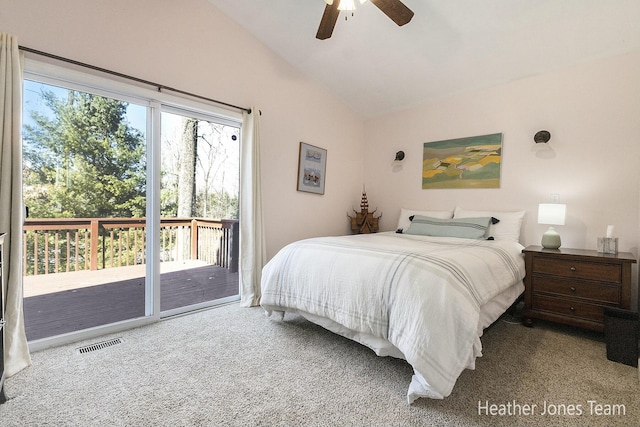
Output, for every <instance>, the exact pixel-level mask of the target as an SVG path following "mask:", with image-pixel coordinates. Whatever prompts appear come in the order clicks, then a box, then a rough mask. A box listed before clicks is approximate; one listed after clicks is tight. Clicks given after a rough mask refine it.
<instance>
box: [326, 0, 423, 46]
mask: <svg viewBox="0 0 640 427" xmlns="http://www.w3.org/2000/svg"><path fill="white" fill-rule="evenodd" d="M324 1H325V3H327V5H326V6H325V8H324V14H323V15H322V20H321V21H320V26H319V27H318V32H317V33H316V38H317V39H320V40H325V39H328V38H329V37H331V34H333V28H334V27H335V26H336V22H337V21H338V15H339V14H340V11H341V10H350V11H353V10H355V6H354V4H353V0H324ZM365 1H367V0H360V3H364V2H365ZM370 1H371V3H373V4H374V5H375V6H377V8H378V9H380V10H381V11H382V12H383V13H384V14H385V15H387V16H388V17H389V18H391V20H392V21H393V22H395V23H396V24H398V26H402V25H404V24H406V23H408V22H409V21H411V18H413V11H411V9H409V8H408V7H407V6H405V5H404V4H403V3H402V2H401V1H400V0H370Z"/></svg>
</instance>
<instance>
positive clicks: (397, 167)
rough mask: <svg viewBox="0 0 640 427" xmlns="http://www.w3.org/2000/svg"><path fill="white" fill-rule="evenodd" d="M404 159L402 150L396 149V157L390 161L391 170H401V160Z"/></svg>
mask: <svg viewBox="0 0 640 427" xmlns="http://www.w3.org/2000/svg"><path fill="white" fill-rule="evenodd" d="M403 160H404V151H396V158H395V159H393V162H392V163H391V166H392V170H393V172H400V171H401V170H402V161H403Z"/></svg>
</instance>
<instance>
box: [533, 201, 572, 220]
mask: <svg viewBox="0 0 640 427" xmlns="http://www.w3.org/2000/svg"><path fill="white" fill-rule="evenodd" d="M566 213H567V205H564V204H560V203H540V205H538V224H547V225H564V219H565V216H566Z"/></svg>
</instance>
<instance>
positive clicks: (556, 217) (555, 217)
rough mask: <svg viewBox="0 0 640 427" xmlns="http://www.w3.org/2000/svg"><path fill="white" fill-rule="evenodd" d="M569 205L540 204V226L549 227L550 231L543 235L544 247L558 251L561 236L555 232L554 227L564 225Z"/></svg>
mask: <svg viewBox="0 0 640 427" xmlns="http://www.w3.org/2000/svg"><path fill="white" fill-rule="evenodd" d="M566 213H567V205H564V204H560V203H540V204H539V205H538V224H545V225H549V226H550V227H549V229H548V230H547V231H546V232H545V233H544V234H543V235H542V247H543V248H545V249H558V248H559V247H560V244H561V242H560V235H559V234H558V233H557V232H556V230H554V228H553V226H554V225H564V218H565V215H566Z"/></svg>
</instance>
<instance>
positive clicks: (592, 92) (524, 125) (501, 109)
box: [365, 52, 640, 301]
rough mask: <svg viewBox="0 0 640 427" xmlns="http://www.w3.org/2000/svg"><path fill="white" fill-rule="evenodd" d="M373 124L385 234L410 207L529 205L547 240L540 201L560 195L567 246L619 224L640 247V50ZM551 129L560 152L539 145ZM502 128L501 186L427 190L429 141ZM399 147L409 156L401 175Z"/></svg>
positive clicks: (370, 185) (530, 229) (369, 172)
mask: <svg viewBox="0 0 640 427" xmlns="http://www.w3.org/2000/svg"><path fill="white" fill-rule="evenodd" d="M365 128H366V132H365V135H366V150H365V153H366V155H365V183H366V185H367V190H368V195H369V204H370V206H378V207H379V208H380V210H381V211H382V212H383V219H382V227H383V228H384V229H385V230H392V229H394V228H395V226H396V223H397V218H398V213H399V209H400V207H407V208H416V209H418V208H419V209H453V208H454V207H455V206H461V207H465V208H468V209H475V208H478V209H498V210H521V209H524V210H526V211H527V215H526V217H525V221H524V224H523V230H522V236H521V240H522V242H523V244H525V245H531V244H534V245H539V244H540V243H539V242H540V238H541V235H542V233H543V232H544V231H545V229H546V226H542V225H538V224H537V223H536V221H537V205H538V203H541V202H550V201H551V200H550V196H551V194H552V193H557V194H559V196H560V202H562V203H566V204H567V220H566V225H564V226H558V227H556V229H557V230H558V231H559V233H560V234H561V236H562V241H563V246H564V247H575V248H588V249H596V244H597V243H596V242H597V237H600V236H603V235H604V233H605V230H606V226H607V225H608V224H613V225H615V227H616V233H615V234H616V236H617V237H619V239H620V240H619V246H620V248H619V249H620V250H621V251H630V252H633V253H634V254H637V252H638V244H639V238H640V234H639V233H640V231H639V227H638V225H639V198H640V179H639V178H640V155H639V154H640V143H639V142H640V141H639V138H640V52H635V53H633V54H627V55H624V56H619V57H615V58H609V59H602V60H598V61H593V62H590V63H586V64H582V65H580V66H576V67H573V68H571V69H566V70H561V71H557V72H554V73H550V74H547V75H543V76H537V77H531V78H528V79H526V80H521V81H516V82H512V83H510V84H506V85H503V86H500V87H496V88H492V89H487V90H483V91H478V92H474V93H467V94H461V95H458V96H454V97H451V98H447V99H442V100H439V101H437V102H432V103H430V104H428V105H426V106H424V107H420V108H415V109H411V110H408V111H402V112H399V113H396V114H392V115H389V116H387V117H383V118H379V119H375V120H370V121H368V122H367V123H366V126H365ZM541 129H546V130H549V131H550V132H551V141H550V142H551V144H552V146H553V149H554V152H553V157H551V158H543V157H539V156H538V155H537V154H536V153H534V152H533V151H532V146H533V145H534V142H533V135H534V134H535V133H536V132H537V131H538V130H541ZM498 132H502V133H503V159H502V169H501V187H500V188H499V189H477V190H464V189H458V190H422V188H421V170H422V149H423V143H425V142H429V141H437V140H443V139H450V138H458V137H466V136H474V135H483V134H489V133H498ZM397 150H404V151H405V153H406V158H405V161H404V165H403V168H402V170H400V171H393V169H392V167H391V161H392V160H393V158H394V155H395V152H396V151H397ZM634 271H635V270H634ZM634 287H635V290H634V293H635V294H636V295H637V284H636V285H634ZM635 300H636V297H635V296H634V301H635Z"/></svg>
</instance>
